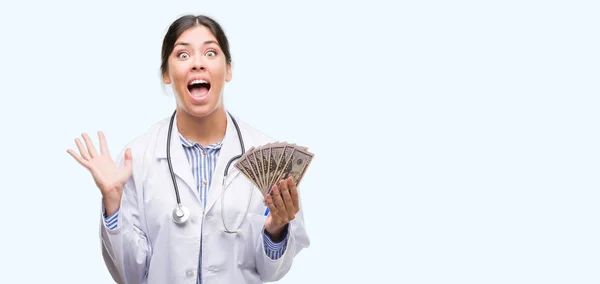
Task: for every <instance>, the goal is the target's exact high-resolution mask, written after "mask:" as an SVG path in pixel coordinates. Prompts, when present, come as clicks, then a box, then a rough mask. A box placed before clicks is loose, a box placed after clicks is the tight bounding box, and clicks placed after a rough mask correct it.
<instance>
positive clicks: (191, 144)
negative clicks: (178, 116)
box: [179, 134, 223, 150]
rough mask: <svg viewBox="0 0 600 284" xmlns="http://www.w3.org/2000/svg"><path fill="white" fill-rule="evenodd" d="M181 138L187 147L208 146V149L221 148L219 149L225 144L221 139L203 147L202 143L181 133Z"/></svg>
mask: <svg viewBox="0 0 600 284" xmlns="http://www.w3.org/2000/svg"><path fill="white" fill-rule="evenodd" d="M179 139H180V140H181V144H183V146H184V147H186V148H193V147H200V149H205V148H206V149H214V150H219V149H221V146H223V142H222V141H221V142H219V143H214V144H210V145H208V146H206V147H202V145H200V144H198V143H196V142H192V141H189V140H187V139H185V138H184V137H183V136H182V135H181V134H179ZM196 145H197V146H196Z"/></svg>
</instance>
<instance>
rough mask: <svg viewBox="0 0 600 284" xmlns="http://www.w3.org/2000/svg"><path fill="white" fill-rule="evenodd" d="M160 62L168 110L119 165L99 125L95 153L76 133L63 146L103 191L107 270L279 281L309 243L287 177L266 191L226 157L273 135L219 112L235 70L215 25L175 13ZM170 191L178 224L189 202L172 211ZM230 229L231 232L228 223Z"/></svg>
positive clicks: (124, 278) (125, 274)
mask: <svg viewBox="0 0 600 284" xmlns="http://www.w3.org/2000/svg"><path fill="white" fill-rule="evenodd" d="M161 72H162V80H163V82H164V83H165V84H167V85H171V86H172V89H173V91H174V93H175V97H176V103H177V104H176V112H175V114H174V116H173V117H171V118H169V119H164V120H162V121H160V122H158V123H156V124H155V125H154V126H152V127H151V128H150V129H149V130H148V132H147V133H145V134H144V135H142V136H140V137H138V138H136V139H135V140H134V141H132V142H131V143H130V144H129V145H127V147H126V148H125V150H124V152H122V153H121V154H120V155H119V156H118V161H117V162H116V163H114V162H113V161H112V159H111V158H110V155H109V153H108V150H107V144H106V138H105V137H104V135H103V134H102V132H98V137H99V142H100V147H99V151H96V149H95V148H94V145H93V144H92V142H91V140H90V138H89V136H88V135H86V134H83V135H82V137H83V140H84V141H85V147H84V145H83V143H82V142H81V141H80V140H79V138H78V139H76V140H75V143H76V144H77V148H78V149H79V154H77V153H76V152H75V151H73V150H68V151H67V152H68V153H69V154H71V155H72V156H73V157H74V158H75V159H76V160H77V161H78V162H79V163H80V164H81V165H82V166H84V167H85V168H87V169H88V170H89V171H90V172H91V174H92V176H93V178H94V180H95V182H96V185H97V186H98V188H99V189H100V191H101V193H102V215H103V217H102V222H101V229H100V230H101V239H102V244H103V245H102V254H103V256H104V260H105V263H106V265H107V267H108V269H109V271H110V273H111V275H112V276H113V279H114V280H115V281H117V282H118V283H262V282H269V281H276V280H279V279H281V278H282V277H283V276H284V275H285V274H286V273H287V272H288V271H289V269H290V267H291V265H292V262H293V258H294V257H295V256H296V255H297V254H298V253H299V252H300V251H301V250H302V249H303V248H305V247H308V246H309V238H308V236H307V233H306V231H305V227H304V220H303V213H302V210H301V206H300V204H299V197H298V191H297V188H296V186H295V183H294V182H293V180H292V178H288V179H285V180H281V181H279V182H278V183H276V184H275V185H273V187H272V188H271V189H272V194H271V195H267V196H266V197H263V195H262V194H261V193H260V191H259V190H257V189H256V188H254V187H253V185H252V183H251V182H250V181H249V180H248V179H246V178H245V177H244V175H243V174H240V172H239V170H238V169H237V168H236V167H235V166H231V167H228V165H227V164H228V162H229V161H230V160H231V159H232V158H235V157H236V156H238V155H240V154H242V153H241V152H242V149H243V148H242V143H243V146H244V147H245V149H250V148H251V147H258V146H261V145H265V144H268V143H271V142H275V141H273V140H272V139H270V138H269V137H267V136H266V135H264V134H262V133H261V132H260V131H258V130H256V129H253V128H252V127H250V126H249V125H247V124H245V123H244V122H242V121H237V120H235V118H234V117H232V116H230V115H228V112H227V111H226V110H225V107H224V105H223V99H222V90H223V85H224V84H225V83H226V82H229V81H230V80H231V55H230V53H229V45H228V41H227V37H226V36H225V33H224V32H223V30H222V29H221V27H220V25H219V24H218V23H217V22H215V21H214V20H213V19H211V18H209V17H206V16H191V15H187V16H183V17H181V18H179V19H177V20H176V21H175V22H173V24H172V25H171V26H170V27H169V29H168V31H167V34H166V35H165V37H164V40H163V46H162V63H161ZM238 127H239V131H240V132H239V134H241V137H238V136H240V135H238V132H237V131H238ZM169 130H171V132H172V134H170V132H169ZM240 138H243V142H242V139H240ZM169 143H170V144H169ZM167 148H168V149H169V150H168V151H167ZM238 157H239V156H238ZM168 158H170V161H169V159H168ZM171 161H172V163H171ZM170 163H171V164H170ZM170 168H172V169H173V171H174V174H173V175H171V174H170V172H169V169H170ZM226 168H227V170H226ZM226 171H227V174H226V176H224V175H225V172H226ZM173 179H175V180H176V185H177V188H178V194H177V195H178V197H176V196H177V195H176V194H175V191H174V182H173ZM177 198H178V199H179V200H180V201H181V203H182V205H184V206H186V207H187V208H188V210H189V212H187V213H188V214H185V216H186V217H185V218H184V219H187V221H186V222H184V223H183V224H178V223H177V222H175V221H176V220H181V217H182V215H181V213H182V212H185V211H181V210H174V208H176V209H179V207H177V204H178V200H177ZM217 200H218V202H217ZM265 201H266V202H265ZM267 208H268V209H267ZM265 212H268V213H265ZM246 213H247V214H246ZM177 218H179V219H177ZM240 224H241V225H240ZM238 227H239V231H238V233H231V232H225V231H233V230H235V229H237V228H238Z"/></svg>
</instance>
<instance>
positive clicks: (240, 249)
mask: <svg viewBox="0 0 600 284" xmlns="http://www.w3.org/2000/svg"><path fill="white" fill-rule="evenodd" d="M265 219H266V216H264V215H262V214H256V213H248V216H246V220H245V224H244V226H243V229H242V232H241V234H240V235H239V236H238V239H237V241H236V254H237V259H238V262H237V265H238V267H239V268H242V269H252V270H254V269H256V254H257V252H258V251H259V250H260V248H262V244H261V243H260V242H261V241H262V238H261V234H262V229H263V227H264V224H265Z"/></svg>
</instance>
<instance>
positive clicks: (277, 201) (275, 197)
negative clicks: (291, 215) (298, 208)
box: [271, 187, 288, 223]
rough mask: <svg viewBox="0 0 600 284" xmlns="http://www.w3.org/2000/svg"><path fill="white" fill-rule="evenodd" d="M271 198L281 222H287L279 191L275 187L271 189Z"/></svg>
mask: <svg viewBox="0 0 600 284" xmlns="http://www.w3.org/2000/svg"><path fill="white" fill-rule="evenodd" d="M271 198H273V200H274V203H275V206H277V209H278V210H277V213H278V215H279V217H280V218H281V219H282V221H283V222H284V223H285V222H287V219H288V216H287V212H286V208H285V204H284V203H283V199H282V198H281V189H280V188H278V187H275V188H274V189H273V195H272V196H271Z"/></svg>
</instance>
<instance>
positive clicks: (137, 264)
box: [100, 178, 150, 283]
mask: <svg viewBox="0 0 600 284" xmlns="http://www.w3.org/2000/svg"><path fill="white" fill-rule="evenodd" d="M137 200H138V198H137V190H136V187H135V183H134V181H133V178H129V180H128V181H127V183H126V184H125V187H124V188H123V194H122V197H121V201H120V203H119V204H117V206H115V207H116V208H117V209H116V211H115V212H113V213H112V214H111V215H109V216H106V210H105V206H106V205H107V203H105V202H104V201H103V203H102V221H101V225H100V235H101V241H102V256H103V258H104V262H105V264H106V267H107V268H108V271H109V272H110V274H111V275H112V277H113V279H114V280H115V281H116V282H117V283H141V282H142V279H143V278H144V277H145V275H146V269H147V263H148V258H149V256H150V248H149V245H148V240H147V238H146V235H145V234H144V232H143V231H142V230H141V227H140V219H139V210H138V208H139V207H138V202H137ZM106 207H108V206H106Z"/></svg>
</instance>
